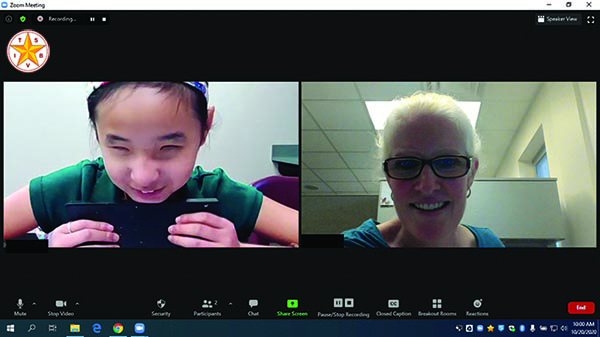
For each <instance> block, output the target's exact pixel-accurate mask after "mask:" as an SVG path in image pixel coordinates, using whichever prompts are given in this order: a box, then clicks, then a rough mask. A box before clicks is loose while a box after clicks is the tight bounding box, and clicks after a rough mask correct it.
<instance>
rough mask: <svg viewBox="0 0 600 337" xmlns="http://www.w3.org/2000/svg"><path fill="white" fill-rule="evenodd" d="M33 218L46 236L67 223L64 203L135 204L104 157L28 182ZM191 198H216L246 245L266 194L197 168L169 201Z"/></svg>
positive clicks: (218, 170)
mask: <svg viewBox="0 0 600 337" xmlns="http://www.w3.org/2000/svg"><path fill="white" fill-rule="evenodd" d="M29 193H30V198H31V207H32V209H33V215H34V216H35V219H36V221H37V223H38V225H39V226H40V227H41V228H42V230H43V231H44V232H46V233H50V232H51V231H53V230H54V229H55V228H56V227H58V226H60V225H62V224H64V223H66V222H68V220H67V213H66V210H65V204H67V203H69V202H132V201H125V200H123V197H124V192H123V191H122V190H121V189H119V188H118V187H117V186H115V185H114V184H113V182H112V181H111V180H110V177H109V176H108V174H107V172H106V169H105V167H104V161H103V159H102V158H98V159H96V160H94V161H90V160H83V161H81V162H79V163H78V164H76V165H73V166H69V167H66V168H63V169H61V170H58V171H56V172H54V173H51V174H49V175H46V176H42V177H37V178H34V179H33V180H31V182H30V183H29ZM188 198H217V199H218V200H219V209H220V212H221V214H219V216H221V217H223V218H226V219H228V220H229V221H231V222H232V223H233V224H234V225H235V228H236V231H237V235H238V239H239V240H240V241H242V242H246V241H247V240H248V237H249V236H250V234H252V231H253V230H254V225H255V224H256V220H257V218H258V213H259V211H260V208H261V206H262V200H263V195H262V193H261V192H260V191H258V190H256V189H255V188H254V187H252V186H248V185H244V184H241V183H238V182H235V181H233V180H231V179H230V178H229V177H228V176H227V174H225V172H224V171H223V170H222V169H220V168H218V169H215V170H214V171H212V172H208V171H204V170H203V169H202V168H201V167H200V166H196V168H194V171H193V172H192V175H191V177H190V179H189V180H188V182H187V184H186V185H184V186H183V187H182V188H180V189H179V190H178V191H176V192H175V193H173V194H172V195H171V196H170V197H169V198H168V201H185V200H186V199H188Z"/></svg>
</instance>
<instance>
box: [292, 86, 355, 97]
mask: <svg viewBox="0 0 600 337" xmlns="http://www.w3.org/2000/svg"><path fill="white" fill-rule="evenodd" d="M302 99H303V100H305V99H350V100H360V96H359V95H358V91H356V87H355V86H354V83H352V82H302Z"/></svg>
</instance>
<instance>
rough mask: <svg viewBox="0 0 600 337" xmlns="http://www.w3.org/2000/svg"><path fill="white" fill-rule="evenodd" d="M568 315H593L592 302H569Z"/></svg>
mask: <svg viewBox="0 0 600 337" xmlns="http://www.w3.org/2000/svg"><path fill="white" fill-rule="evenodd" d="M568 310H569V314H593V313H594V302H569V309H568Z"/></svg>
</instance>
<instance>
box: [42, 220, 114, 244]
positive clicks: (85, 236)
mask: <svg viewBox="0 0 600 337" xmlns="http://www.w3.org/2000/svg"><path fill="white" fill-rule="evenodd" d="M113 230H114V227H113V226H112V225H110V224H108V223H106V222H98V221H92V220H77V221H72V222H68V223H66V224H63V225H60V226H58V227H56V229H54V230H53V231H52V232H50V234H48V247H75V246H78V245H80V244H82V243H86V242H107V243H109V244H98V245H87V246H85V248H88V247H103V248H119V245H117V244H115V242H117V241H119V234H117V233H113Z"/></svg>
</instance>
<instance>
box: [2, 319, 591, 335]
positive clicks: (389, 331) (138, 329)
mask: <svg viewBox="0 0 600 337" xmlns="http://www.w3.org/2000/svg"><path fill="white" fill-rule="evenodd" d="M598 324H599V321H598V320H597V319H572V320H560V319H555V320H552V319H544V320H530V319H519V318H514V319H505V320H455V319H451V320H448V319H439V320H431V321H424V320H401V321H398V320H396V321H394V320H331V319H328V320H293V319H283V320H119V319H112V320H106V319H104V320H75V319H71V320H12V321H11V320H0V335H2V336H14V337H18V336H29V337H33V336H100V335H101V336H121V337H122V336H138V337H141V336H147V337H150V336H189V335H190V334H191V333H193V334H194V335H196V334H198V333H201V334H202V335H203V336H212V337H219V336H233V335H243V336H246V337H252V336H260V337H269V336H277V337H279V336H289V337H294V336H303V337H304V336H308V335H310V336H312V337H319V336H327V337H329V336H345V337H352V336H365V335H373V334H375V335H377V336H471V335H473V336H475V335H479V334H485V335H486V336H493V335H494V334H500V335H503V334H507V335H511V336H512V333H515V335H521V336H525V335H530V336H557V337H558V336H573V335H579V336H599V335H598Z"/></svg>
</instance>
